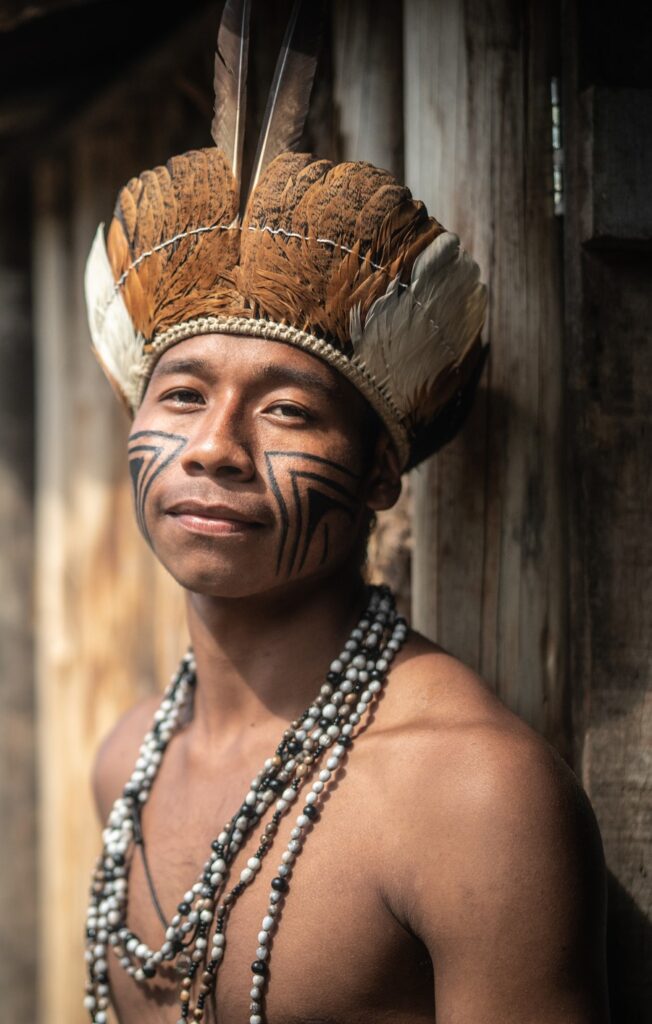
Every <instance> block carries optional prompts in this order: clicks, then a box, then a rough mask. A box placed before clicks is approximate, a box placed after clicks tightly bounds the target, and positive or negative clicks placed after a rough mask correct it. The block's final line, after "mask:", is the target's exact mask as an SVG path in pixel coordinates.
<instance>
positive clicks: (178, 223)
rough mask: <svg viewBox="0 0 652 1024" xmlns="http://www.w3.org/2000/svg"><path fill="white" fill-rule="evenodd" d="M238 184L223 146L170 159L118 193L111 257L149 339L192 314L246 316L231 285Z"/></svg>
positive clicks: (136, 321) (116, 276)
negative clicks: (165, 164)
mask: <svg viewBox="0 0 652 1024" xmlns="http://www.w3.org/2000/svg"><path fill="white" fill-rule="evenodd" d="M236 191H237V190H236V183H235V179H234V177H233V174H232V172H231V167H230V166H229V164H228V163H227V159H226V157H225V156H224V154H223V153H222V152H221V150H218V149H202V150H193V151H191V152H189V153H184V154H183V155H182V156H177V157H173V158H172V159H171V160H169V161H168V164H167V166H166V167H157V168H156V169H155V170H154V171H144V172H143V174H141V176H140V177H139V178H134V179H132V180H131V181H130V182H129V184H128V185H127V186H126V187H125V188H124V189H123V190H122V192H121V193H120V195H119V197H118V202H117V205H116V209H115V215H114V219H113V221H112V222H111V226H110V229H109V235H108V246H107V249H108V257H109V261H110V264H111V267H112V269H113V275H114V279H115V281H117V282H120V287H121V289H122V294H123V297H124V303H125V306H126V308H127V310H128V312H129V314H130V316H131V318H132V320H133V323H134V326H135V327H136V329H137V330H138V331H139V332H140V334H141V335H142V337H143V338H144V339H145V341H146V342H149V341H151V339H152V338H153V336H154V335H155V334H156V333H158V332H161V331H163V330H165V329H166V328H168V327H171V326H172V325H173V324H175V323H179V322H180V321H182V320H185V319H189V318H190V317H193V316H200V315H205V316H208V315H211V314H219V313H223V312H227V311H228V312H230V313H233V314H236V315H245V316H246V315H247V313H246V311H245V310H244V300H243V298H242V296H240V295H238V294H237V292H236V291H235V289H234V287H233V268H234V267H235V265H236V263H237V262H238V256H239V250H240V237H239V236H240V231H239V229H238V224H237V194H236Z"/></svg>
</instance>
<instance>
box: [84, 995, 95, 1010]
mask: <svg viewBox="0 0 652 1024" xmlns="http://www.w3.org/2000/svg"><path fill="white" fill-rule="evenodd" d="M84 1009H85V1010H94V1009H95V997H94V996H85V997H84Z"/></svg>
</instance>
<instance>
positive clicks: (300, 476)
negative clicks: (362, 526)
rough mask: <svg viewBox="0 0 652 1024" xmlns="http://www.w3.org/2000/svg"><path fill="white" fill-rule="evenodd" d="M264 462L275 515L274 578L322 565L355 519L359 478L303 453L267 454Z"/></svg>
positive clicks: (345, 467) (333, 463)
mask: <svg viewBox="0 0 652 1024" xmlns="http://www.w3.org/2000/svg"><path fill="white" fill-rule="evenodd" d="M265 463H266V467H267V474H268V478H269V482H270V487H271V490H272V493H273V495H274V498H275V500H276V503H277V506H278V512H279V539H278V545H277V551H276V574H277V575H278V576H281V577H284V578H288V577H291V576H294V575H297V574H298V573H300V572H301V571H302V569H304V568H305V567H310V568H311V569H312V568H318V567H319V566H321V565H324V564H325V563H326V562H327V560H328V558H329V555H330V554H331V551H332V550H333V547H334V546H335V545H336V546H339V545H340V544H341V540H342V537H343V535H345V532H346V529H347V526H348V528H349V529H350V528H351V527H353V526H354V525H355V523H356V521H357V519H358V518H359V514H360V498H359V496H358V491H359V486H360V476H359V474H357V473H355V472H353V471H352V470H351V469H350V468H348V467H347V466H345V465H343V464H342V463H339V462H335V461H333V460H332V459H327V458H324V457H323V456H318V455H312V454H310V453H309V452H301V451H291V452H280V451H269V452H265Z"/></svg>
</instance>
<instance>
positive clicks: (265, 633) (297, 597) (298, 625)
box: [187, 569, 365, 747]
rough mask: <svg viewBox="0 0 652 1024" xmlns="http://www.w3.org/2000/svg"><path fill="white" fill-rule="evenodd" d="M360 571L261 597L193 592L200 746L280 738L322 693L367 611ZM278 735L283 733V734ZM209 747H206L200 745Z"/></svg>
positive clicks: (191, 625)
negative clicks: (257, 737) (265, 736)
mask: <svg viewBox="0 0 652 1024" xmlns="http://www.w3.org/2000/svg"><path fill="white" fill-rule="evenodd" d="M364 597H365V590H364V583H363V581H362V579H361V577H360V574H359V572H358V571H357V570H356V571H352V570H348V571H347V570H346V569H342V570H340V571H339V572H338V573H337V574H336V575H335V576H333V577H330V578H328V579H325V580H324V579H322V580H319V581H318V582H313V583H311V584H310V585H306V584H297V585H296V587H288V588H286V589H285V590H284V591H283V592H274V593H272V594H264V595H257V596H256V597H255V598H239V599H235V600H234V599H222V598H214V597H206V596H204V595H199V594H189V595H188V599H187V610H188V625H189V630H190V637H191V641H192V645H193V648H194V651H195V658H196V662H197V689H196V696H195V703H194V707H195V712H194V716H193V733H194V734H195V736H196V738H197V740H198V741H199V742H200V743H201V746H202V747H203V746H204V742H205V743H206V744H209V743H210V744H211V745H214V744H215V743H216V742H218V738H219V742H218V745H219V746H223V744H224V743H226V744H227V745H230V744H231V743H236V744H238V743H239V741H240V740H241V739H242V738H244V737H245V736H251V737H252V739H253V736H252V730H255V731H256V732H257V733H258V734H259V735H260V734H261V733H263V734H264V733H266V731H267V730H271V731H272V732H279V731H280V732H282V729H283V726H284V724H287V723H288V722H290V721H292V719H294V718H295V717H296V716H297V715H298V714H300V713H301V712H302V711H303V709H304V708H305V707H307V706H308V704H309V703H310V702H311V700H313V699H314V698H315V697H316V696H317V694H318V693H319V689H320V686H321V685H322V683H323V682H324V681H325V676H326V672H327V671H328V667H329V665H330V663H331V661H332V660H333V659H334V658H336V657H337V655H338V654H339V652H340V650H341V649H342V646H343V644H344V642H345V641H346V639H347V638H348V634H349V632H350V631H351V629H352V628H353V627H354V626H355V624H356V622H357V620H358V618H359V616H360V614H361V612H362V610H363V608H364ZM280 732H279V735H280ZM202 741H203V742H202Z"/></svg>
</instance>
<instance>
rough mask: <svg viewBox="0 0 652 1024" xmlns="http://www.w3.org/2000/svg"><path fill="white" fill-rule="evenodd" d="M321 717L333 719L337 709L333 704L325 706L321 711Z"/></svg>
mask: <svg viewBox="0 0 652 1024" xmlns="http://www.w3.org/2000/svg"><path fill="white" fill-rule="evenodd" d="M322 715H323V717H324V718H329V719H331V720H332V719H333V718H337V708H336V707H335V705H334V704H327V705H326V707H325V708H323V710H322Z"/></svg>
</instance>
